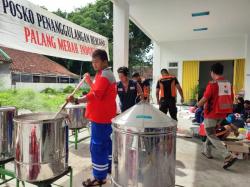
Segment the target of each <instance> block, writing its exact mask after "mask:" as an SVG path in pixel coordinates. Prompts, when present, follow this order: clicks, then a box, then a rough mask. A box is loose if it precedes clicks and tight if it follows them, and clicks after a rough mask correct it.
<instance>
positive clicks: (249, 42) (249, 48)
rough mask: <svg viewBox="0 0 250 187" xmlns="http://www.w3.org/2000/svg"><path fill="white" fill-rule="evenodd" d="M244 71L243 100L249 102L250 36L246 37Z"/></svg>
mask: <svg viewBox="0 0 250 187" xmlns="http://www.w3.org/2000/svg"><path fill="white" fill-rule="evenodd" d="M245 45H246V50H245V53H246V62H247V63H246V69H245V75H246V77H245V98H246V99H248V100H250V87H249V85H250V34H249V35H248V37H246V42H245Z"/></svg>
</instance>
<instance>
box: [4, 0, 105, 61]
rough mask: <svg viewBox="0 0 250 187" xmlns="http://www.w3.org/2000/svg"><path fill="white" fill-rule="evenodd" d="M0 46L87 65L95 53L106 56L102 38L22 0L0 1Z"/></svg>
mask: <svg viewBox="0 0 250 187" xmlns="http://www.w3.org/2000/svg"><path fill="white" fill-rule="evenodd" d="M51 1H53V0H51ZM62 3H63V2H62ZM0 45H2V46H5V47H9V48H13V49H18V50H22V51H28V52H33V53H39V54H43V55H49V56H55V57H60V58H66V59H74V60H81V61H90V60H91V55H92V53H93V51H94V50H95V49H104V50H106V52H107V53H108V39H107V38H106V37H104V36H102V35H100V34H97V33H95V32H92V31H90V30H88V29H85V28H83V27H81V26H78V25H76V24H74V23H72V22H70V21H67V20H65V19H63V18H61V17H59V16H57V15H55V14H52V13H51V12H48V11H47V10H45V9H43V8H40V7H39V6H36V5H34V4H32V3H30V2H28V1H26V0H0Z"/></svg>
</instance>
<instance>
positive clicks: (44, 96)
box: [0, 89, 81, 112]
mask: <svg viewBox="0 0 250 187" xmlns="http://www.w3.org/2000/svg"><path fill="white" fill-rule="evenodd" d="M80 94H81V91H79V92H78V93H77V94H76V95H78V96H79V95H80ZM67 95H68V94H66V93H63V92H59V91H53V93H51V92H50V91H49V93H45V92H42V93H39V92H35V91H33V90H30V89H18V90H16V91H13V90H6V91H0V105H2V106H15V107H17V109H27V110H31V111H32V112H57V111H58V109H59V108H60V106H61V105H62V104H63V103H64V101H65V98H66V97H67Z"/></svg>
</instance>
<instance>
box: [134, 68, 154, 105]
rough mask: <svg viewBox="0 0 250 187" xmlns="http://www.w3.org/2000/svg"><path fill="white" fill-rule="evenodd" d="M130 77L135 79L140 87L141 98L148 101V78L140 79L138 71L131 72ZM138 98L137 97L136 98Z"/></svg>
mask: <svg viewBox="0 0 250 187" xmlns="http://www.w3.org/2000/svg"><path fill="white" fill-rule="evenodd" d="M132 79H133V80H134V81H136V82H137V83H138V84H139V85H140V86H141V88H142V92H143V99H144V100H145V101H148V102H149V97H150V83H149V80H148V79H145V80H143V81H142V80H141V76H140V74H139V73H138V72H135V73H133V75H132ZM138 100H139V99H138Z"/></svg>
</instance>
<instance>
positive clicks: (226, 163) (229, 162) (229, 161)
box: [223, 155, 237, 169]
mask: <svg viewBox="0 0 250 187" xmlns="http://www.w3.org/2000/svg"><path fill="white" fill-rule="evenodd" d="M236 161H237V158H236V157H233V156H232V155H230V156H228V157H227V158H225V161H224V165H223V169H227V168H229V167H230V166H232V165H233V164H234V163H235V162H236Z"/></svg>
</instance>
